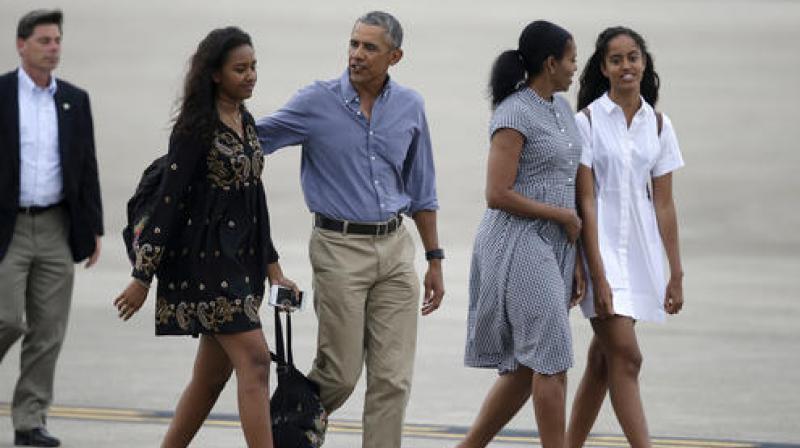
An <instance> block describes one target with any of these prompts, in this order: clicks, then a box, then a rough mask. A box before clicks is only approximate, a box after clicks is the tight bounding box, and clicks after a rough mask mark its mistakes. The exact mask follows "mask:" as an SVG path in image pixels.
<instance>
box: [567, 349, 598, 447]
mask: <svg viewBox="0 0 800 448" xmlns="http://www.w3.org/2000/svg"><path fill="white" fill-rule="evenodd" d="M606 393H608V363H607V362H606V359H605V354H604V353H603V349H602V348H601V347H600V341H599V340H598V339H597V336H593V337H592V342H591V343H590V344H589V354H588V356H587V360H586V371H584V372H583V378H582V379H581V384H580V385H579V386H578V391H577V392H576V394H575V401H574V402H573V403H572V413H571V415H570V419H569V428H568V429H567V445H566V446H567V448H580V447H582V446H583V444H584V443H586V438H587V437H589V431H591V430H592V426H593V425H594V422H595V420H597V414H599V413H600V407H601V406H602V405H603V400H605V398H606Z"/></svg>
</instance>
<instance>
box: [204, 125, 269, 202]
mask: <svg viewBox="0 0 800 448" xmlns="http://www.w3.org/2000/svg"><path fill="white" fill-rule="evenodd" d="M245 138H247V141H248V143H249V144H250V146H251V147H252V148H253V154H252V156H250V157H248V156H247V154H245V152H244V146H243V145H242V143H241V142H240V141H239V140H238V139H237V137H236V136H234V135H233V134H232V133H231V132H230V131H227V130H217V131H216V132H215V133H214V141H213V142H212V144H211V150H210V151H209V152H208V156H207V157H206V162H207V163H206V164H207V165H208V179H209V180H210V181H211V183H212V184H214V185H215V186H217V187H220V188H226V187H227V188H230V187H235V188H241V187H242V185H244V186H247V185H249V182H250V180H251V179H253V178H256V179H258V178H260V177H261V171H262V170H263V168H264V152H263V151H262V150H261V146H260V145H259V143H258V134H257V133H256V130H255V127H253V126H252V125H247V127H246V128H245Z"/></svg>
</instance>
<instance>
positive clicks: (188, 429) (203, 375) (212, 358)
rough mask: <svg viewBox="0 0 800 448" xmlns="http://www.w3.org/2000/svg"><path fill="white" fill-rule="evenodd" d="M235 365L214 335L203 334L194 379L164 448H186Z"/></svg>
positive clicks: (184, 395) (185, 392) (177, 411)
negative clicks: (232, 364)
mask: <svg viewBox="0 0 800 448" xmlns="http://www.w3.org/2000/svg"><path fill="white" fill-rule="evenodd" d="M231 371H232V366H231V363H230V361H229V360H228V355H226V354H225V351H224V350H223V349H222V346H220V345H219V343H218V342H217V341H216V340H214V338H213V337H211V336H206V335H203V336H201V337H200V344H199V346H198V349H197V356H196V357H195V362H194V371H193V372H192V379H191V381H190V382H189V384H188V385H187V386H186V389H184V391H183V394H182V395H181V399H180V400H179V401H178V406H177V407H176V408H175V416H174V417H173V418H172V421H171V422H170V424H169V428H168V429H167V434H166V435H165V436H164V441H163V442H162V443H161V447H162V448H185V447H186V446H188V445H189V443H190V442H191V441H192V438H194V436H195V434H197V431H198V430H199V429H200V426H202V424H203V421H205V419H206V417H208V414H209V413H210V412H211V408H213V407H214V403H216V402H217V398H218V397H219V394H220V392H222V389H223V388H224V387H225V383H226V382H227V381H228V378H230V376H231Z"/></svg>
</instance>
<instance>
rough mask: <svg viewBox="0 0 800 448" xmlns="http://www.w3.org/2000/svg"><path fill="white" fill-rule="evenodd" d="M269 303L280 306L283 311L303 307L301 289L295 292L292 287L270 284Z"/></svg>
mask: <svg viewBox="0 0 800 448" xmlns="http://www.w3.org/2000/svg"><path fill="white" fill-rule="evenodd" d="M269 304H270V305H272V306H277V307H280V308H282V309H284V310H285V311H296V310H302V309H305V306H304V305H305V304H304V302H303V291H300V292H299V294H295V292H294V290H293V289H290V288H287V287H285V286H281V285H272V286H271V287H270V289H269Z"/></svg>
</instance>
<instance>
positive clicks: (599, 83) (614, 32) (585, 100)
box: [578, 26, 661, 110]
mask: <svg viewBox="0 0 800 448" xmlns="http://www.w3.org/2000/svg"><path fill="white" fill-rule="evenodd" d="M622 34H624V35H626V36H629V37H630V38H631V39H633V41H634V42H636V46H638V47H639V50H641V51H642V54H643V55H644V62H645V67H644V74H642V81H641V83H640V85H639V89H640V91H641V94H642V97H644V100H645V101H647V102H648V103H649V104H650V105H651V106H653V107H654V108H655V107H656V102H657V101H658V87H659V86H660V84H661V81H660V80H659V77H658V73H656V68H655V64H654V61H653V56H652V55H651V54H650V53H649V52H648V51H647V45H646V44H645V42H644V38H642V36H641V35H640V34H639V33H637V32H636V31H634V30H632V29H630V28H626V27H624V26H614V27H611V28H606V29H605V30H604V31H603V32H602V33H600V35H599V36H597V43H596V44H595V46H594V53H593V54H592V56H591V57H590V58H589V62H587V63H586V67H584V68H583V73H581V80H580V83H581V85H580V89H578V110H581V109H583V108H584V107H586V106H588V105H589V104H591V103H592V101H594V100H596V99H597V98H600V97H601V96H603V94H604V93H606V91H608V89H609V87H610V86H609V84H608V78H606V77H605V76H603V72H602V71H601V67H602V66H603V63H604V61H605V59H606V54H607V53H608V43H609V42H611V39H613V38H615V37H617V36H619V35H622Z"/></svg>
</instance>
